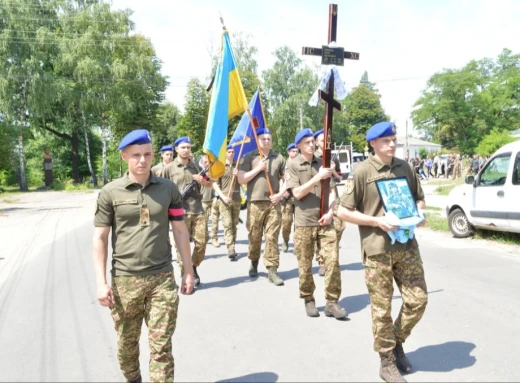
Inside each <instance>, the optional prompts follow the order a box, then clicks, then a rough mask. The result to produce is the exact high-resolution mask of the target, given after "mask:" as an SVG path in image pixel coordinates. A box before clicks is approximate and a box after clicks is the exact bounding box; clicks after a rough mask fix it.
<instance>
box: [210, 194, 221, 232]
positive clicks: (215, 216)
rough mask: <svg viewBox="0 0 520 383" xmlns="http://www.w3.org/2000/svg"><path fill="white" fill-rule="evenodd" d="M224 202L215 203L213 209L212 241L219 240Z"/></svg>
mask: <svg viewBox="0 0 520 383" xmlns="http://www.w3.org/2000/svg"><path fill="white" fill-rule="evenodd" d="M221 204H222V201H221V200H220V199H217V200H215V201H213V208H212V209H211V239H218V220H219V218H220V205H221Z"/></svg>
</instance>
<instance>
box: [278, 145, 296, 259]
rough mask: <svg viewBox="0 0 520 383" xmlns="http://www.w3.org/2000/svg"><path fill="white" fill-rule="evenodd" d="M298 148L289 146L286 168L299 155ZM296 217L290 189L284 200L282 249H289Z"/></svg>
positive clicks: (284, 250)
mask: <svg viewBox="0 0 520 383" xmlns="http://www.w3.org/2000/svg"><path fill="white" fill-rule="evenodd" d="M298 153H299V152H298V148H297V147H296V145H295V144H294V142H293V143H291V144H289V146H287V162H286V165H285V168H286V170H287V167H288V166H289V161H291V160H294V159H295V158H296V157H298ZM293 218H294V198H293V197H292V195H291V193H290V192H289V191H286V192H285V194H284V196H283V202H282V251H283V252H286V251H288V250H289V237H290V236H291V230H292V226H293Z"/></svg>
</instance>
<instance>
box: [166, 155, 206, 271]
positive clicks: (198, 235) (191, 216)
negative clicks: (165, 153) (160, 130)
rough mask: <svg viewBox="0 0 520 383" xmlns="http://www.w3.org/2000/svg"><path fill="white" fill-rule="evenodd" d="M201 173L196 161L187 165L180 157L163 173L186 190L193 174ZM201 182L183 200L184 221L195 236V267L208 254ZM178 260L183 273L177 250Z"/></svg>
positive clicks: (192, 259) (193, 257) (193, 259)
mask: <svg viewBox="0 0 520 383" xmlns="http://www.w3.org/2000/svg"><path fill="white" fill-rule="evenodd" d="M198 173H199V168H198V166H197V165H195V163H194V162H193V161H191V160H189V161H188V162H187V163H186V165H183V164H182V163H181V162H180V160H179V157H177V158H175V159H174V160H173V161H172V162H170V163H169V164H168V165H166V166H165V167H164V169H163V171H162V173H161V176H162V177H163V178H166V179H169V180H172V181H173V182H174V183H175V184H176V185H177V186H178V188H179V190H181V191H182V190H184V189H185V187H186V185H188V184H189V183H190V182H191V181H192V180H193V175H195V174H198ZM200 191H201V187H200V184H198V183H196V184H195V187H194V192H193V193H192V194H191V195H190V196H188V197H186V199H185V200H183V201H182V202H183V206H184V211H185V215H184V222H185V223H186V227H187V229H188V233H189V234H190V236H191V237H192V238H193V242H194V243H195V246H194V248H193V252H192V255H191V261H192V264H193V267H195V268H197V267H199V266H200V264H201V263H202V261H203V260H204V256H205V255H206V242H207V236H206V229H207V226H206V218H205V217H204V209H203V207H202V193H201V192H200ZM177 261H178V262H179V266H180V269H181V274H182V273H183V272H184V267H183V264H182V260H181V258H180V256H179V253H178V252H177Z"/></svg>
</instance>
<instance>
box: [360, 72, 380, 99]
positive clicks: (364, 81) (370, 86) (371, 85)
mask: <svg viewBox="0 0 520 383" xmlns="http://www.w3.org/2000/svg"><path fill="white" fill-rule="evenodd" d="M359 85H364V86H366V87H367V88H368V89H370V90H372V91H374V92H375V93H378V94H379V90H377V88H376V84H374V83H373V82H370V80H369V79H368V72H367V71H364V72H363V75H362V76H361V80H359Z"/></svg>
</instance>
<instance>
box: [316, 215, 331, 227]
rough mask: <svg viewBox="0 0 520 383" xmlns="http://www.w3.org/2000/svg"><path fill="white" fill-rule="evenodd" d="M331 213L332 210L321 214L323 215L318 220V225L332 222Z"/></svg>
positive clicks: (327, 224)
mask: <svg viewBox="0 0 520 383" xmlns="http://www.w3.org/2000/svg"><path fill="white" fill-rule="evenodd" d="M332 219H333V215H332V212H329V213H327V214H323V216H322V217H321V218H320V219H319V220H318V223H319V224H320V226H329V225H330V224H331V223H332Z"/></svg>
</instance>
